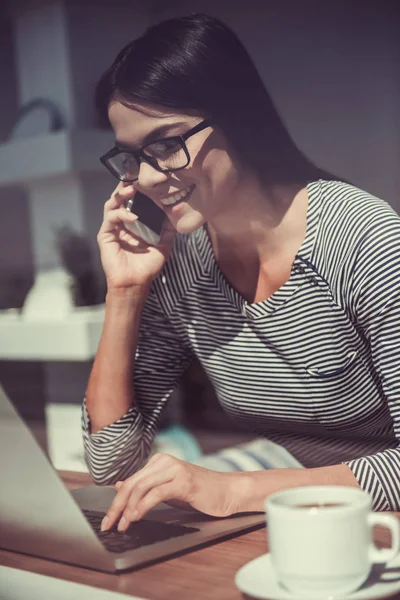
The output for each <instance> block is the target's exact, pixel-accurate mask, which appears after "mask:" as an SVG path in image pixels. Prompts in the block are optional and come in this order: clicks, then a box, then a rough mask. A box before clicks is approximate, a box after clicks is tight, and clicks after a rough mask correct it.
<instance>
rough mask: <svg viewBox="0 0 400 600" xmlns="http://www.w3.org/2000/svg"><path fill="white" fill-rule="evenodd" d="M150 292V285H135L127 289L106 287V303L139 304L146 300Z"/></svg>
mask: <svg viewBox="0 0 400 600" xmlns="http://www.w3.org/2000/svg"><path fill="white" fill-rule="evenodd" d="M149 290H150V284H146V285H135V286H129V287H112V286H111V287H110V286H109V287H108V288H107V294H106V303H107V304H109V303H110V302H114V303H115V302H117V303H119V302H122V303H123V302H137V301H139V302H141V301H143V300H145V299H146V298H147V295H148V293H149Z"/></svg>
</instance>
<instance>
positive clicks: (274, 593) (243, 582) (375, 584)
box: [235, 554, 400, 600]
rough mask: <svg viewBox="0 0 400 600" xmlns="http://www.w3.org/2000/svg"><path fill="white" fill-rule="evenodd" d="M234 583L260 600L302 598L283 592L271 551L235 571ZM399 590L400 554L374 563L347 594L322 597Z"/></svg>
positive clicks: (368, 596)
mask: <svg viewBox="0 0 400 600" xmlns="http://www.w3.org/2000/svg"><path fill="white" fill-rule="evenodd" d="M235 583H236V585H237V587H238V588H239V589H240V591H241V592H243V593H244V594H247V595H249V596H254V598H261V599H262V600H264V599H265V600H304V596H302V597H301V598H300V597H299V598H298V597H297V596H295V595H294V594H291V593H290V592H288V591H286V590H285V589H284V588H283V587H281V585H280V584H279V583H278V581H277V579H276V577H275V574H274V571H273V569H272V564H271V557H270V554H263V555H262V556H259V557H258V558H255V559H254V560H252V561H250V562H248V563H247V564H246V565H244V566H243V567H242V568H241V569H239V571H238V572H237V573H236V577H235ZM399 591H400V554H399V555H397V556H396V558H394V559H393V560H392V561H391V562H389V563H387V564H386V565H374V567H373V568H372V571H371V573H370V576H369V577H368V579H367V581H366V582H365V583H364V584H363V585H362V586H361V587H360V588H359V589H358V590H356V591H355V592H353V593H351V594H348V595H346V596H333V595H329V594H326V596H324V595H321V600H335V599H336V598H337V600H375V599H376V598H386V597H388V596H391V595H392V594H395V593H396V592H399Z"/></svg>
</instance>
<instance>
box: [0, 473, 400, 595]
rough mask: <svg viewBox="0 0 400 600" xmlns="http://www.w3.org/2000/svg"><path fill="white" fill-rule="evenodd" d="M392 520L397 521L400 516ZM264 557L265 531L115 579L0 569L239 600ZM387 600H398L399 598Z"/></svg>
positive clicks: (26, 561) (75, 479)
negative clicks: (246, 569) (251, 567)
mask: <svg viewBox="0 0 400 600" xmlns="http://www.w3.org/2000/svg"><path fill="white" fill-rule="evenodd" d="M60 475H61V477H62V479H63V481H64V483H65V485H66V486H67V487H68V489H74V488H78V487H84V486H85V485H89V484H91V483H92V481H91V478H90V476H89V475H87V474H84V473H73V472H67V471H62V472H60ZM396 514H397V516H400V514H399V513H396ZM375 534H376V535H375V538H376V542H377V544H378V546H385V545H387V543H388V541H389V534H388V533H387V531H386V530H383V529H380V528H376V532H375ZM266 551H267V539H266V531H265V529H259V530H257V531H253V532H252V533H247V534H244V535H242V536H239V537H236V538H233V539H231V540H228V541H225V542H220V543H217V544H214V545H212V546H208V547H207V548H203V549H201V550H196V551H193V552H190V553H188V554H185V555H183V556H180V557H178V558H172V559H170V560H166V561H165V562H161V563H158V564H156V565H153V566H150V567H144V568H143V569H139V570H137V571H133V572H126V573H122V574H119V575H114V574H107V573H100V572H96V571H92V570H89V569H84V568H81V567H74V566H71V565H64V564H61V563H56V562H52V561H49V560H45V559H41V558H36V557H32V556H26V555H23V554H17V553H13V552H7V551H6V550H0V564H2V565H7V566H9V567H15V568H18V569H25V570H27V571H33V572H35V573H41V574H43V575H50V576H53V577H58V578H60V579H67V580H69V581H76V582H78V583H83V584H87V585H92V586H94V587H99V588H104V589H109V590H113V591H117V592H121V593H124V594H132V595H137V596H142V597H143V598H146V599H149V600H177V599H181V600H186V599H189V598H190V600H240V599H241V598H242V594H241V593H240V592H239V590H238V589H237V588H236V586H235V584H234V577H235V573H236V572H237V570H238V569H239V568H240V567H241V566H242V565H244V564H246V563H247V562H248V561H249V560H252V559H253V558H256V557H257V556H260V555H261V554H264V553H265V552H266ZM391 598H393V599H394V600H400V594H397V595H396V596H392V597H391Z"/></svg>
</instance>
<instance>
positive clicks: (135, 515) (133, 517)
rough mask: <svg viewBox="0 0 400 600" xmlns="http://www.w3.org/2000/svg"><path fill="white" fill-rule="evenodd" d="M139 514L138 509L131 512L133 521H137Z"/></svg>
mask: <svg viewBox="0 0 400 600" xmlns="http://www.w3.org/2000/svg"><path fill="white" fill-rule="evenodd" d="M138 516H139V513H138V511H137V510H134V511H133V513H132V514H131V521H136V520H137V518H138Z"/></svg>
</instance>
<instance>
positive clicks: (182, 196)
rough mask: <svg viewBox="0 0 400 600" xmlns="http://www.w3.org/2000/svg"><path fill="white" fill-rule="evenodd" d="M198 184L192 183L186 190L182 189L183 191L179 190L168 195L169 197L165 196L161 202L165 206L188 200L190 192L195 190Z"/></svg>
mask: <svg viewBox="0 0 400 600" xmlns="http://www.w3.org/2000/svg"><path fill="white" fill-rule="evenodd" d="M195 187H196V186H195V185H194V184H192V185H190V186H189V187H188V188H186V190H182V191H181V192H177V193H176V194H173V195H172V196H168V198H164V199H162V200H161V204H162V205H163V206H165V207H170V206H174V205H175V204H177V203H178V202H182V200H186V199H187V198H188V197H189V196H190V194H191V193H192V192H193V190H194V188H195Z"/></svg>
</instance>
